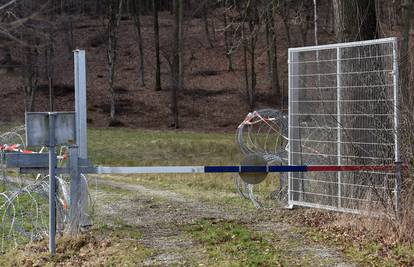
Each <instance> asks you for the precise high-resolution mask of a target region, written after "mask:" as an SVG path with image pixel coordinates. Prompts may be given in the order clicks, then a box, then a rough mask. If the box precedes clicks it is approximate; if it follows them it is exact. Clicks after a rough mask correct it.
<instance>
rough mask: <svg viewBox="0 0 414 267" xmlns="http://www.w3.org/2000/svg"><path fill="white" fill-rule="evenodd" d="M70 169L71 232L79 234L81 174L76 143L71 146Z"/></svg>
mask: <svg viewBox="0 0 414 267" xmlns="http://www.w3.org/2000/svg"><path fill="white" fill-rule="evenodd" d="M69 171H70V173H69V174H70V203H69V204H70V215H69V222H70V223H69V233H70V234H77V233H78V232H79V220H78V216H77V215H78V212H79V205H78V203H79V197H80V188H81V186H80V183H81V181H80V176H79V161H78V147H77V146H76V145H73V146H70V147H69Z"/></svg>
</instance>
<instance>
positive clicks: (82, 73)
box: [73, 50, 88, 159]
mask: <svg viewBox="0 0 414 267" xmlns="http://www.w3.org/2000/svg"><path fill="white" fill-rule="evenodd" d="M73 53H74V72H75V112H76V140H77V145H78V147H79V157H80V158H81V159H87V158H88V146H87V138H88V136H87V104H86V59H85V50H75V51H74V52H73Z"/></svg>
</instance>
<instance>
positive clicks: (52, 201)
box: [48, 112, 56, 254]
mask: <svg viewBox="0 0 414 267" xmlns="http://www.w3.org/2000/svg"><path fill="white" fill-rule="evenodd" d="M55 115H56V113H53V112H49V144H48V148H49V187H50V188H49V251H50V253H51V254H55V253H56V179H55V167H56V153H55Z"/></svg>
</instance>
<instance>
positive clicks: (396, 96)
mask: <svg viewBox="0 0 414 267" xmlns="http://www.w3.org/2000/svg"><path fill="white" fill-rule="evenodd" d="M397 47H398V43H397V38H393V41H392V56H393V61H392V75H393V77H392V78H393V85H394V88H393V89H394V92H393V93H394V157H395V164H396V173H395V211H396V216H397V218H398V217H399V215H400V208H401V203H400V193H401V183H402V181H401V179H402V174H401V156H400V137H399V131H400V102H399V90H398V89H399V85H398V54H397Z"/></svg>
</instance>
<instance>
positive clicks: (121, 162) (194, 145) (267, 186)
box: [88, 128, 278, 208]
mask: <svg viewBox="0 0 414 267" xmlns="http://www.w3.org/2000/svg"><path fill="white" fill-rule="evenodd" d="M88 134H89V136H88V137H89V138H88V142H89V148H88V149H89V157H90V159H91V160H92V162H93V163H94V164H96V165H106V166H157V165H158V166H166V165H239V164H240V159H241V155H240V152H239V151H238V148H237V146H236V143H235V140H234V134H228V133H195V132H176V131H148V130H137V129H122V128H109V129H97V128H95V129H89V131H88ZM269 176H270V175H269ZM273 177H274V175H273ZM102 178H104V179H111V180H117V181H122V182H129V183H138V184H141V185H144V186H151V187H156V188H159V189H168V190H173V191H176V192H179V193H181V194H184V195H186V196H189V197H193V198H196V199H199V200H202V201H214V202H217V201H220V202H224V203H228V204H236V205H241V206H244V207H247V208H253V205H252V204H251V203H250V202H249V201H245V200H243V199H241V198H240V197H239V195H238V194H237V193H236V191H235V185H234V174H140V175H104V176H102ZM277 185H278V179H273V178H272V179H267V180H266V181H265V182H264V183H262V184H261V185H260V186H259V187H257V188H259V189H258V190H257V194H258V195H261V196H263V197H262V201H267V202H269V201H270V202H272V204H274V201H272V200H270V199H266V198H265V196H266V197H267V196H269V194H270V192H272V190H274V189H275V188H276V187H277Z"/></svg>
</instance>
